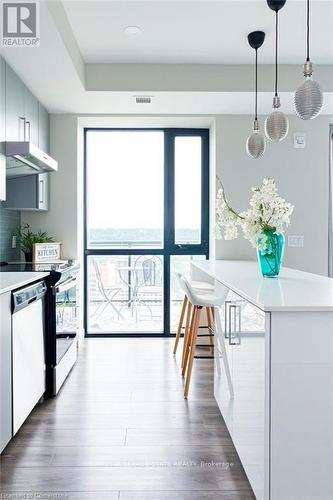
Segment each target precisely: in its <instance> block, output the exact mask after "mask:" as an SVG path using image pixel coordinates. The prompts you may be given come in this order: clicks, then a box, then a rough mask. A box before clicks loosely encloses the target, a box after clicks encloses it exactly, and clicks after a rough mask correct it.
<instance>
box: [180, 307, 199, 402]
mask: <svg viewBox="0 0 333 500" xmlns="http://www.w3.org/2000/svg"><path fill="white" fill-rule="evenodd" d="M195 309H196V314H195V323H194V325H193V331H192V335H191V339H190V344H189V348H188V350H189V360H188V368H187V374H186V381H185V389H184V398H185V399H187V396H188V391H189V388H190V382H191V376H192V368H193V359H194V354H195V346H196V343H197V336H198V329H199V323H200V316H201V307H195Z"/></svg>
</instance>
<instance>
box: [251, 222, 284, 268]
mask: <svg viewBox="0 0 333 500" xmlns="http://www.w3.org/2000/svg"><path fill="white" fill-rule="evenodd" d="M262 233H263V234H264V235H265V236H266V238H267V240H266V248H265V250H259V249H258V250H257V255H258V261H259V264H260V268H261V273H262V275H263V277H264V278H276V277H277V276H278V275H279V272H280V269H281V264H282V260H283V255H284V244H285V239H284V234H283V233H275V232H274V231H273V230H272V231H268V230H266V231H263V232H262ZM260 241H261V238H260V236H259V237H258V238H257V242H258V243H260Z"/></svg>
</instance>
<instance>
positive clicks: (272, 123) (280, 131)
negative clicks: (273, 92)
mask: <svg viewBox="0 0 333 500" xmlns="http://www.w3.org/2000/svg"><path fill="white" fill-rule="evenodd" d="M279 107H280V99H279V97H277V96H275V97H274V99H273V108H274V111H272V113H271V114H270V115H268V117H267V118H266V122H265V132H266V136H267V137H268V139H269V140H271V141H272V142H280V141H283V139H285V138H286V137H287V135H288V130H289V120H288V118H287V117H286V115H285V114H284V113H282V112H281V111H278V108H279Z"/></svg>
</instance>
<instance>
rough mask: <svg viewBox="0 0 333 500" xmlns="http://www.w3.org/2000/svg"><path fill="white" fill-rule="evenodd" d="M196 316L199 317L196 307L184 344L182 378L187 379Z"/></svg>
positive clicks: (193, 310)
mask: <svg viewBox="0 0 333 500" xmlns="http://www.w3.org/2000/svg"><path fill="white" fill-rule="evenodd" d="M196 315H197V307H196V306H194V307H193V309H192V315H191V323H190V327H189V328H188V330H187V333H186V337H185V342H184V359H183V365H182V377H185V373H186V368H187V362H188V357H189V352H190V351H189V348H190V343H191V337H192V332H193V328H194V325H195V321H196Z"/></svg>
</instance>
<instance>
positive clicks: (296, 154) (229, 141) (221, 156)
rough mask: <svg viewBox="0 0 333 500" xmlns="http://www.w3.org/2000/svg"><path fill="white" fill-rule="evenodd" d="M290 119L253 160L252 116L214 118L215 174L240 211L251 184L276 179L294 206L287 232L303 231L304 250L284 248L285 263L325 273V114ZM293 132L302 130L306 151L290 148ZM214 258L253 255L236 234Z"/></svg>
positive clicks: (218, 245)
mask: <svg viewBox="0 0 333 500" xmlns="http://www.w3.org/2000/svg"><path fill="white" fill-rule="evenodd" d="M289 119H290V130H289V135H288V137H287V138H286V139H285V140H284V141H283V142H281V143H278V144H273V143H267V149H266V152H265V155H264V157H263V158H262V159H260V160H253V159H252V158H249V157H248V156H247V155H246V153H245V142H246V138H247V136H248V134H249V131H250V130H251V125H252V120H251V117H250V116H239V115H230V116H220V117H218V118H217V120H216V134H217V138H218V139H217V151H216V155H217V173H218V175H220V177H221V178H222V180H223V183H224V185H225V189H226V193H227V197H228V199H229V201H230V202H231V204H232V205H233V206H234V207H235V208H236V209H238V210H244V209H246V208H247V206H248V200H249V198H250V190H251V187H252V186H256V185H260V184H261V182H262V179H263V178H264V177H267V176H268V177H274V178H275V180H276V181H277V185H278V189H279V192H280V194H281V196H282V197H284V198H285V199H286V200H287V201H290V202H291V203H292V204H294V205H295V210H294V214H293V216H292V223H291V225H290V227H289V229H288V231H287V234H295V235H304V247H303V248H290V247H289V248H288V247H286V254H285V265H288V266H291V267H295V268H297V269H302V270H306V271H311V272H315V273H318V274H323V275H327V272H328V159H329V141H328V137H329V118H328V117H327V116H326V117H325V116H321V117H318V118H316V119H315V120H311V121H302V120H300V119H298V118H297V117H295V116H290V117H289ZM261 124H262V127H263V125H264V119H263V117H261ZM294 132H306V134H307V137H306V140H307V143H306V148H305V149H294V147H293V133H294ZM216 258H230V259H244V258H250V259H251V258H253V259H254V258H256V255H255V251H254V250H253V249H252V247H251V246H250V244H249V243H248V241H246V240H244V239H243V238H239V239H238V240H234V241H223V240H221V241H217V242H216Z"/></svg>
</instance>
